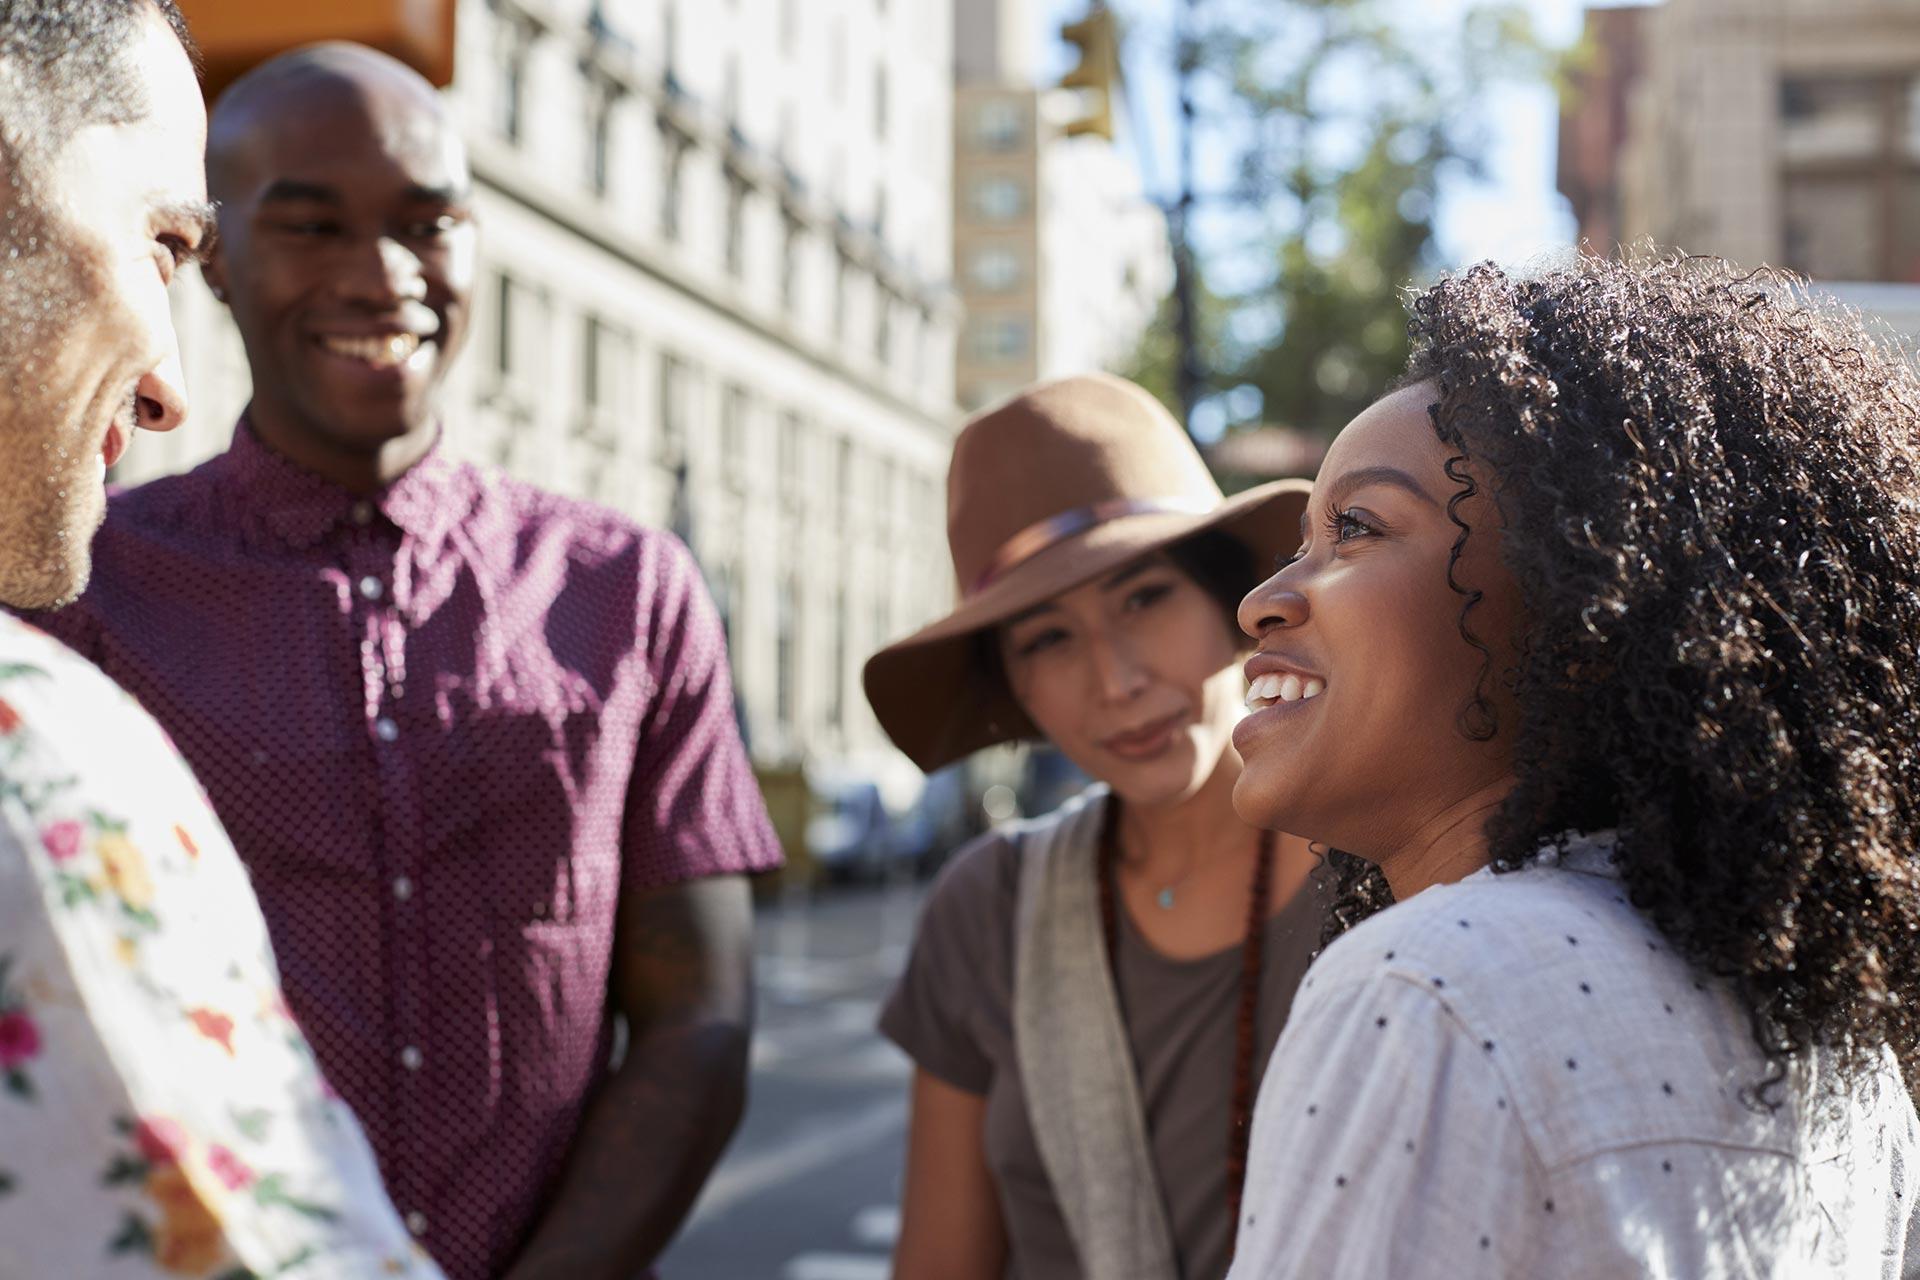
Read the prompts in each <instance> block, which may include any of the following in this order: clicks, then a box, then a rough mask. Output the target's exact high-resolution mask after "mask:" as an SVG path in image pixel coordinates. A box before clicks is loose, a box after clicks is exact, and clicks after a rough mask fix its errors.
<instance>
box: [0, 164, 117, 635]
mask: <svg viewBox="0 0 1920 1280" xmlns="http://www.w3.org/2000/svg"><path fill="white" fill-rule="evenodd" d="M10 194H11V193H0V201H9V196H10ZM63 231H67V228H64V227H62V226H61V225H60V223H59V222H58V221H57V220H56V219H54V218H52V217H48V216H46V215H45V214H43V213H41V212H40V211H38V210H36V209H35V208H34V207H33V206H32V205H31V204H30V203H29V202H27V201H24V200H18V199H13V200H11V201H9V202H8V203H6V205H5V213H4V215H0V604H6V605H11V606H14V607H16V608H25V609H44V608H51V607H54V606H57V605H61V604H65V603H67V602H68V601H70V600H72V599H73V598H74V597H76V596H77V595H79V594H80V592H81V591H82V590H84V589H85V587H86V582H87V574H88V571H89V566H90V559H89V554H88V549H89V544H90V543H91V541H92V539H93V534H94V532H95V530H96V529H98V527H99V524H100V518H101V514H102V512H103V506H104V498H103V495H102V493H101V489H100V473H99V462H98V454H97V453H95V452H93V451H92V450H90V449H89V447H88V446H89V444H90V443H91V442H92V437H93V435H94V432H93V431H92V430H90V429H89V428H90V424H89V422H88V421H87V419H88V417H89V416H90V410H91V408H92V405H91V403H90V401H91V400H92V398H93V397H94V396H95V394H96V393H97V388H95V387H92V386H86V385H80V384H78V383H77V382H76V380H75V378H74V375H73V374H71V373H68V372H66V371H67V370H69V369H73V368H75V367H76V366H77V367H78V368H80V369H85V368H87V367H89V366H91V365H92V364H93V361H92V360H90V359H88V358H87V356H88V355H89V354H90V353H88V352H86V351H85V350H84V344H85V340H86V336H87V330H88V328H89V326H88V324H87V319H88V316H87V304H88V299H87V298H86V297H85V295H84V292H83V288H82V286H81V284H80V281H82V280H84V279H87V278H89V276H90V275H91V273H89V272H87V271H85V270H82V269H81V268H80V264H79V262H78V261H77V255H76V254H75V252H74V251H73V248H72V247H71V244H70V242H69V240H68V239H67V237H66V236H63V235H62V234H61V233H62V232H63ZM63 357H65V358H63ZM76 357H78V358H77V359H76ZM129 402H131V392H129Z"/></svg>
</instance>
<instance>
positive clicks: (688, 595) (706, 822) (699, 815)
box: [621, 534, 781, 889]
mask: <svg viewBox="0 0 1920 1280" xmlns="http://www.w3.org/2000/svg"><path fill="white" fill-rule="evenodd" d="M653 537H654V538H655V539H656V541H655V542H654V544H653V545H652V546H650V547H649V548H648V552H647V554H646V556H645V557H643V559H642V562H641V563H642V568H641V574H642V581H641V584H640V600H641V609H642V618H641V637H640V643H641V645H642V647H643V652H644V658H645V661H646V665H647V671H648V674H649V675H650V676H651V678H652V684H653V695H652V699H651V701H650V704H649V706H648V709H647V714H646V716H645V718H644V720H643V721H642V724H641V728H640V740H639V742H638V744H637V746H636V748H635V752H634V768H633V778H632V781H631V783H630V785H629V787H628V792H627V809H626V818H625V826H624V832H623V858H622V868H621V870H622V882H623V883H624V884H625V885H626V886H627V887H629V888H642V889H648V888H659V887H663V886H665V885H670V884H677V883H680V882H683V881H687V880H695V879H700V878H703V877H706V876H716V875H731V874H737V873H750V872H756V871H767V870H771V869H772V868H774V867H777V866H779V865H780V862H781V852H780V843H779V840H778V839H777V838H776V837H775V835H774V832H773V826H772V824H771V822H769V821H768V818H767V810H766V804H765V802H764V801H763V800H762V799H761V796H760V787H759V784H758V782H757V781H756V780H755V778H754V774H753V768H752V766H751V765H750V764H749V762H748V760H747V753H746V748H745V746H744V745H743V744H742V742H741V740H740V729H739V724H738V722H737V720H736V719H735V713H734V701H733V679H732V675H731V672H730V671H729V669H728V666H727V642H726V631H725V629H724V628H723V627H722V626H721V624H720V615H719V612H718V611H717V610H716V609H715V608H714V607H713V601H712V599H711V598H710V597H709V596H708V594H707V590H706V586H705V584H704V583H703V582H702V581H701V580H700V573H699V570H698V568H697V567H696V566H695V564H694V562H693V557H692V556H691V555H690V554H689V553H688V551H687V549H686V547H685V546H684V545H682V544H681V542H680V541H679V539H677V538H674V537H672V536H671V535H668V534H655V535H653Z"/></svg>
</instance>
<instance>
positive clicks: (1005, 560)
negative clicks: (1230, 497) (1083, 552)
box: [967, 498, 1219, 595]
mask: <svg viewBox="0 0 1920 1280" xmlns="http://www.w3.org/2000/svg"><path fill="white" fill-rule="evenodd" d="M1218 505H1219V504H1218V503H1217V502H1215V501H1212V500H1209V499H1206V498H1114V499H1112V500H1111V501H1108V502H1096V503H1095V504H1094V505H1092V506H1090V507H1076V508H1074V509H1073V510H1072V511H1062V512H1061V513H1060V514H1059V515H1057V516H1048V517H1047V518H1046V519H1045V520H1040V521H1036V522H1035V523H1033V524H1030V525H1028V526H1027V527H1026V528H1024V529H1022V530H1021V531H1020V532H1018V533H1016V534H1014V535H1013V536H1012V537H1011V538H1008V539H1007V540H1006V542H1004V543H1002V544H1001V546H1000V550H999V551H997V552H995V553H994V557H993V560H992V561H991V562H990V563H989V564H988V565H987V568H986V572H984V573H982V574H981V575H980V576H979V577H978V578H975V579H974V582H973V587H972V588H971V589H970V590H969V591H968V592H967V594H968V595H978V594H979V593H980V592H982V591H984V590H986V589H987V587H989V586H991V585H992V584H993V582H994V581H995V579H997V578H999V577H1001V576H1002V575H1004V574H1006V573H1007V572H1008V571H1009V570H1011V569H1014V568H1016V567H1017V566H1019V565H1020V564H1022V563H1024V562H1026V561H1028V560H1031V559H1033V557H1035V556H1037V555H1039V554H1040V553H1041V552H1042V551H1045V550H1046V549H1047V548H1048V547H1052V546H1056V545H1058V544H1059V543H1062V542H1065V541H1066V540H1067V539H1068V538H1071V537H1073V536H1074V535H1075V534H1077V533H1085V532H1086V531H1087V530H1088V529H1091V528H1093V527H1094V526H1095V525H1101V524H1105V523H1107V521H1109V520H1118V519H1120V518H1121V517H1123V516H1155V515H1183V516H1201V515H1205V514H1207V512H1209V511H1212V510H1213V509H1214V508H1215V507H1216V506H1218Z"/></svg>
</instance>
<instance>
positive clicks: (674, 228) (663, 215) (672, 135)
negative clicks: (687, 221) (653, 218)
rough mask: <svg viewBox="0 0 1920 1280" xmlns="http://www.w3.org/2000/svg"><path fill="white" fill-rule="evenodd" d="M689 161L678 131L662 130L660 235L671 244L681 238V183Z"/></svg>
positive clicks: (685, 144)
mask: <svg viewBox="0 0 1920 1280" xmlns="http://www.w3.org/2000/svg"><path fill="white" fill-rule="evenodd" d="M686 161H687V142H686V139H685V138H683V137H681V136H680V132H679V130H677V129H672V128H664V127H663V128H662V129H661V130H660V167H661V174H660V235H661V238H662V239H665V240H667V241H669V242H672V241H676V240H678V239H679V238H680V182H681V178H682V177H683V176H684V172H685V169H686Z"/></svg>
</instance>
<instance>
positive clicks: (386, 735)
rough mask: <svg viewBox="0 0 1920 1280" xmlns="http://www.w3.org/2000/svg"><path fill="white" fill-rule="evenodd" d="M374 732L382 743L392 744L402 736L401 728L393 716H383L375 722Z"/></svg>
mask: <svg viewBox="0 0 1920 1280" xmlns="http://www.w3.org/2000/svg"><path fill="white" fill-rule="evenodd" d="M373 732H374V734H375V735H376V736H377V737H378V738H379V739H380V741H382V742H392V741H393V740H394V739H395V738H397V737H399V736H400V726H399V725H397V724H395V723H394V722H393V718H392V717H391V716H381V717H380V718H379V719H378V720H375V721H374V722H373Z"/></svg>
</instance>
